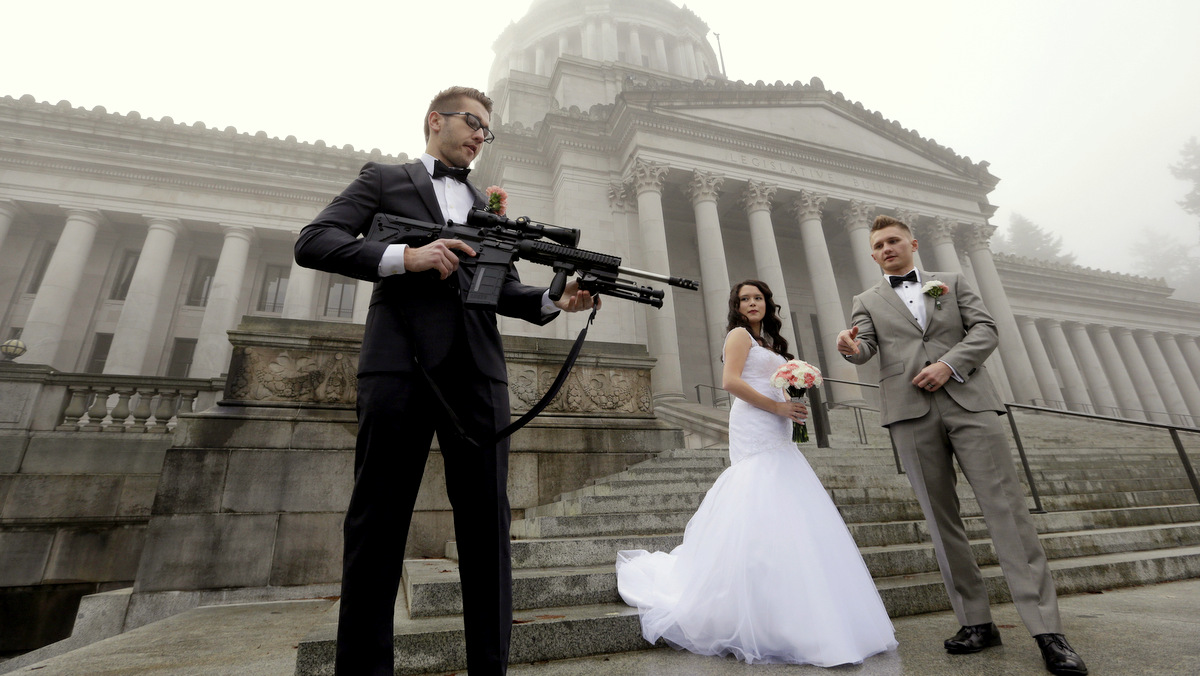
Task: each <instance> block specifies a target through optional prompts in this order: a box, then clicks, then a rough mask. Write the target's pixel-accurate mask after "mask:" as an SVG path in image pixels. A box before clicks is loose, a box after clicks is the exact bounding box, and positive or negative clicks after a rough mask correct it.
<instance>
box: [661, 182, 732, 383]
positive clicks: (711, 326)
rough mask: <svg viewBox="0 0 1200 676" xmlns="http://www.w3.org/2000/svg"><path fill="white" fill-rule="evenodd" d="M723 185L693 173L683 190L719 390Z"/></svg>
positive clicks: (725, 296)
mask: <svg viewBox="0 0 1200 676" xmlns="http://www.w3.org/2000/svg"><path fill="white" fill-rule="evenodd" d="M724 182H725V177H724V176H721V175H719V174H714V173H712V172H710V171H701V170H699V169H697V170H696V171H693V172H692V179H691V180H690V181H689V182H688V184H687V186H686V187H685V188H684V192H686V193H687V196H688V197H689V198H690V199H691V200H692V211H693V212H694V213H695V217H696V243H697V247H698V248H699V250H700V293H702V294H703V295H704V315H705V317H706V319H707V321H706V322H705V327H706V328H707V329H708V355H709V361H710V364H711V367H712V378H713V379H712V385H713V387H720V386H721V380H722V373H723V370H724V365H723V363H722V361H721V352H722V348H723V346H724V345H725V321H726V319H727V316H728V314H729V266H728V265H727V264H726V263H725V243H724V242H723V241H722V238H721V219H720V217H719V216H718V215H717V193H718V192H719V191H720V190H721V185H722V184H723V183H724ZM658 269H662V270H666V269H669V268H658Z"/></svg>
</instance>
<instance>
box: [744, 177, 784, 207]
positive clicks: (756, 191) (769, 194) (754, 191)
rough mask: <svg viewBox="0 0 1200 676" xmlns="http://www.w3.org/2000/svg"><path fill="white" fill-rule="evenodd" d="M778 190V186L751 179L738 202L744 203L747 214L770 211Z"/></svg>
mask: <svg viewBox="0 0 1200 676" xmlns="http://www.w3.org/2000/svg"><path fill="white" fill-rule="evenodd" d="M778 190H779V187H778V186H774V185H771V184H769V183H765V182H763V181H755V180H753V179H751V180H749V181H747V182H746V188H745V189H744V190H742V194H741V195H740V196H739V197H738V204H741V205H742V208H743V209H745V210H746V213H747V214H749V213H752V212H755V211H770V210H771V200H773V199H775V193H776V192H777V191H778Z"/></svg>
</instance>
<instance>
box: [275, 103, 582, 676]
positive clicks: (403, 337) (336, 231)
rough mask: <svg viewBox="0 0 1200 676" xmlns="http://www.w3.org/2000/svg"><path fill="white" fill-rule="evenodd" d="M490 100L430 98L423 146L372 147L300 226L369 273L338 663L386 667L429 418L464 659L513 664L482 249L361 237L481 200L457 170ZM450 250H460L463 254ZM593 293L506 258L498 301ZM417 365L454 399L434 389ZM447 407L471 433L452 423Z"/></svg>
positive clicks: (332, 264) (332, 253) (481, 136)
mask: <svg viewBox="0 0 1200 676" xmlns="http://www.w3.org/2000/svg"><path fill="white" fill-rule="evenodd" d="M491 110H492V100H491V99H489V98H488V97H487V96H485V95H484V94H483V93H482V92H480V91H478V90H476V89H471V88H467V87H451V88H450V89H447V90H445V91H442V92H440V93H439V94H438V95H437V96H436V97H434V99H433V101H432V102H431V103H430V105H429V109H428V111H427V112H426V114H425V139H426V149H425V154H424V155H423V156H422V157H421V159H420V160H418V161H415V162H411V163H408V164H403V165H381V164H375V163H373V162H372V163H368V164H367V165H366V166H364V167H363V168H362V170H361V172H360V173H359V176H358V178H357V179H356V180H355V181H354V182H353V183H351V184H350V185H349V187H347V188H346V189H345V190H344V191H342V193H341V194H340V195H338V196H337V197H335V198H334V199H333V201H332V202H330V204H329V206H327V207H325V209H324V210H323V211H322V212H321V213H320V214H319V215H318V216H317V217H316V219H315V220H313V222H312V223H310V224H309V225H307V226H305V228H304V229H303V230H302V231H301V232H300V237H299V240H298V241H297V242H296V261H297V262H298V263H300V264H301V265H303V266H306V267H311V268H316V269H318V270H324V271H327V272H335V273H338V274H342V275H346V276H348V277H353V278H356V279H365V280H368V281H373V282H376V284H375V291H374V293H373V294H372V295H371V308H370V311H369V312H368V314H367V324H366V330H365V333H364V336H363V344H362V353H361V355H360V358H359V379H358V424H359V430H358V442H357V446H356V450H355V459H354V489H353V493H352V494H351V497H350V506H349V508H348V509H347V512H346V521H345V531H344V532H345V556H344V560H343V568H342V599H341V609H340V613H341V614H340V616H339V621H338V640H337V667H336V669H337V673H338V674H340V675H342V676H352V675H353V676H358V675H360V674H370V675H372V676H375V675H381V674H385V675H388V676H390V675H391V674H392V672H393V650H392V622H393V609H394V606H395V600H396V594H397V590H398V587H399V583H400V575H401V565H402V562H403V560H404V542H405V539H406V536H407V533H408V529H409V524H410V522H411V520H412V511H413V506H414V504H415V502H416V498H417V490H418V488H419V487H420V485H421V474H422V472H423V470H424V468H425V461H426V458H427V456H428V455H429V447H430V443H431V441H432V437H433V434H434V433H435V432H436V433H437V435H438V443H439V446H440V448H441V452H442V456H443V459H444V461H445V467H446V492H447V494H448V496H449V498H450V503H451V505H452V507H453V510H454V530H455V537H456V539H457V541H458V551H459V575H460V578H461V580H462V596H463V622H464V625H465V631H466V643H467V664H468V669H469V670H470V672H471V674H472V676H485V675H488V674H503V673H505V671H506V669H507V664H508V645H509V635H510V633H511V629H512V563H511V560H510V551H511V547H510V544H509V522H510V518H511V512H510V509H509V504H508V496H507V493H506V492H505V489H506V484H507V479H508V441H507V440H504V441H500V442H491V441H490V439H491V438H493V437H494V435H495V433H496V432H497V431H499V430H500V429H502V428H503V427H505V426H506V425H507V424H508V422H509V418H510V412H509V401H508V385H507V382H508V377H507V371H506V369H505V365H504V350H503V346H502V344H501V341H500V333H499V330H498V329H497V327H496V317H495V313H493V312H489V311H483V310H472V309H466V308H464V306H463V298H462V294H463V292H464V290H465V289H467V288H469V287H470V282H471V279H472V277H473V274H474V271H475V265H474V261H473V260H472V259H471V257H472V256H474V255H475V254H476V252H475V251H473V250H472V249H471V247H470V246H469V245H467V244H466V243H464V242H462V241H459V240H437V241H435V242H433V243H431V244H424V245H423V246H418V244H420V243H421V241H413V242H403V241H402V242H400V243H393V244H384V243H381V242H374V241H370V242H369V241H366V240H365V239H362V238H361V237H360V235H365V234H366V233H367V231H368V228H369V227H370V225H371V221H372V219H373V217H374V215H375V214H376V213H380V212H383V213H388V214H395V215H398V216H405V217H408V218H413V219H416V220H421V221H426V222H431V223H445V222H446V221H447V220H453V221H455V222H458V223H462V222H465V221H466V216H467V214H468V212H469V210H470V209H471V208H472V207H475V208H482V207H483V206H484V197H483V195H482V194H481V193H480V192H479V190H478V189H476V188H475V187H474V186H472V185H471V184H470V183H468V182H467V180H466V173H467V172H468V171H469V169H468V168H467V167H468V166H469V165H470V164H471V162H472V161H474V160H475V158H476V157H477V156H478V155H479V152H480V150H482V148H483V144H484V143H489V142H491V140H492V132H491V130H490V129H489V128H488V124H489V122H490V120H491ZM410 244H411V246H410ZM459 253H461V254H465V256H466V257H465V258H463V259H462V261H461V264H460V258H459ZM592 303H593V301H592V298H591V296H590V294H588V293H587V292H586V291H580V290H579V288H578V284H577V283H576V282H575V281H571V282H569V283H568V284H567V288H566V292H565V293H564V294H563V296H562V298H561V299H560V300H559V301H557V302H551V301H550V300H549V297H548V293H547V291H546V289H543V288H536V287H531V286H527V285H524V284H521V283H520V279H519V278H518V276H517V272H516V270H515V268H513V267H512V266H510V267H509V271H508V275H507V277H506V280H505V283H504V286H503V290H502V292H501V294H500V302H499V306H498V308H497V311H498V312H499V313H500V314H502V315H504V316H508V317H519V318H521V319H524V320H526V321H529V322H532V323H534V324H538V325H542V324H545V323H547V322H549V321H550V320H552V319H554V317H556V316H557V315H558V311H559V310H565V311H567V312H575V311H579V310H587V309H591V307H592ZM418 362H419V366H418ZM422 367H423V369H424V371H425V373H427V374H428V375H429V377H430V379H431V380H432V381H433V382H434V383H435V384H436V386H437V389H438V390H440V392H441V394H442V395H443V396H444V397H445V398H446V400H447V402H446V403H447V404H448V406H443V405H442V404H441V403H440V402H439V401H438V396H437V395H436V393H435V392H434V390H433V388H432V387H431V386H430V385H429V382H428V380H427V379H426V377H425V375H424V374H422V372H421V370H422ZM447 408H450V409H452V410H453V411H454V412H455V414H456V415H457V416H458V418H459V420H460V422H461V425H462V426H463V428H464V429H465V431H466V433H467V435H468V436H469V437H471V438H472V439H474V440H476V441H477V442H478V444H479V445H478V446H475V445H474V444H473V443H472V442H471V441H468V440H466V439H464V438H463V437H462V436H461V435H460V434H458V433H457V432H456V431H455V427H454V426H453V423H452V422H451V421H450V419H449V415H448V413H447Z"/></svg>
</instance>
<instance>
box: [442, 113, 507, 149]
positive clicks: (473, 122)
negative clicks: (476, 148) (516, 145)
mask: <svg viewBox="0 0 1200 676" xmlns="http://www.w3.org/2000/svg"><path fill="white" fill-rule="evenodd" d="M438 115H442V116H445V117H449V116H451V115H462V116H463V119H464V120H466V121H467V126H468V127H470V128H471V131H479V130H480V129H482V130H483V142H484V143H491V142H492V139H494V138H496V135H495V134H493V133H492V130H491V129H488V128H487V127H485V126H483V120H481V119H479V118H478V117H477V116H476V115H475V113H468V112H464V111H459V112H456V113H443V112H441V111H438Z"/></svg>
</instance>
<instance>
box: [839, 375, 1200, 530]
mask: <svg viewBox="0 0 1200 676" xmlns="http://www.w3.org/2000/svg"><path fill="white" fill-rule="evenodd" d="M825 382H832V383H843V384H846V385H859V386H861V387H874V388H878V387H879V386H878V385H873V384H871V383H860V382H857V381H853V380H839V379H837V378H825ZM1035 401H1036V400H1035ZM840 405H841V406H847V407H849V408H853V409H854V410H855V413H856V415H861V413H860V411H861V410H862V409H866V410H875V409H874V408H872V407H870V406H862V405H850V404H840ZM1004 407H1005V409H1006V410H1007V412H1008V424H1009V426H1010V427H1012V433H1013V440H1015V441H1016V442H1017V454H1018V455H1019V456H1020V457H1021V467H1022V469H1024V470H1025V479H1026V480H1027V481H1028V482H1029V492H1030V493H1031V494H1032V497H1033V504H1034V509H1033V510H1032V511H1033V512H1034V513H1035V514H1044V513H1045V512H1046V510H1045V509H1043V507H1042V498H1041V495H1039V493H1038V490H1037V484H1036V483H1035V482H1034V480H1033V470H1032V469H1030V467H1029V458H1028V457H1026V455H1025V445H1024V443H1022V441H1021V434H1020V432H1018V431H1017V421H1016V417H1015V416H1014V415H1013V414H1012V412H1013V409H1022V410H1027V411H1037V412H1041V413H1051V414H1054V415H1065V416H1071V417H1074V418H1085V419H1088V420H1099V421H1104V422H1112V423H1117V424H1122V425H1139V426H1141V427H1152V428H1157V429H1165V430H1167V431H1169V432H1170V434H1171V441H1172V442H1173V443H1174V444H1175V451H1176V452H1177V453H1178V454H1179V461H1180V463H1182V464H1183V471H1184V472H1185V473H1186V474H1187V477H1188V482H1189V483H1191V485H1192V492H1194V493H1195V494H1196V501H1197V502H1200V479H1198V478H1197V476H1196V470H1195V468H1193V467H1192V462H1191V460H1190V459H1189V458H1188V456H1187V452H1186V451H1184V449H1183V440H1182V439H1180V438H1179V433H1180V432H1181V431H1183V432H1195V433H1197V434H1200V425H1171V424H1167V423H1156V422H1149V421H1145V420H1134V419H1132V418H1122V417H1118V416H1107V415H1099V414H1095V413H1080V412H1077V411H1064V410H1062V409H1057V408H1048V407H1045V406H1032V405H1029V404H1016V403H1005V404H1004ZM1122 410H1125V409H1122ZM1138 412H1139V413H1152V412H1153V411H1138ZM1167 415H1171V414H1167ZM1187 417H1189V418H1193V417H1192V416H1187ZM1193 419H1194V418H1193ZM888 438H889V439H890V438H891V435H890V434H889V435H888ZM892 455H893V457H894V458H895V460H896V471H897V472H898V473H900V474H903V473H904V468H903V467H902V465H901V464H900V456H899V454H898V453H897V452H896V443H895V442H894V441H893V442H892Z"/></svg>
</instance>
